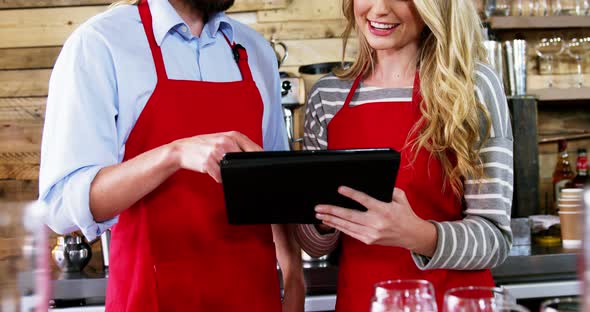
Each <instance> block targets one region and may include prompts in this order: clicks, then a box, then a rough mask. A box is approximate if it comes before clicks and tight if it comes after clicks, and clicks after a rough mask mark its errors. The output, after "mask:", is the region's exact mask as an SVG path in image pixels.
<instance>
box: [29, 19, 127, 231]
mask: <svg viewBox="0 0 590 312" xmlns="http://www.w3.org/2000/svg"><path fill="white" fill-rule="evenodd" d="M116 90H117V83H116V78H115V71H114V65H113V62H112V58H111V55H110V53H109V49H108V47H107V45H106V43H105V42H104V41H103V40H102V38H101V35H99V34H98V33H96V32H95V31H94V30H93V29H92V28H91V27H89V26H86V27H85V26H82V27H81V28H79V29H78V30H76V31H75V32H74V34H73V35H72V36H71V37H70V38H69V39H68V40H67V41H66V43H65V44H64V47H63V49H62V52H61V54H60V56H59V57H58V60H57V62H56V64H55V66H54V69H53V72H52V75H51V78H50V82H49V96H48V98H47V110H46V116H45V125H44V130H43V140H42V146H41V168H40V174H39V200H40V201H42V202H43V204H44V205H45V206H46V207H47V209H48V211H47V214H46V215H47V217H46V223H47V225H48V226H49V227H50V228H51V229H52V230H54V231H55V232H57V233H62V234H64V233H69V232H72V231H75V230H78V229H79V230H81V231H82V233H83V234H84V235H85V236H86V237H87V238H88V239H89V240H92V239H94V238H95V237H96V236H98V235H100V234H101V233H102V232H103V231H104V230H105V229H107V228H109V227H110V226H112V225H113V224H114V223H115V222H116V219H112V220H109V221H106V222H102V223H98V222H95V221H94V218H93V216H92V214H91V212H90V207H89V191H90V185H91V183H92V180H93V179H94V177H95V176H96V174H97V173H98V171H99V170H100V169H102V168H103V167H105V166H109V165H113V164H116V163H118V153H119V150H118V142H117V141H118V136H117V130H116V118H117V97H116Z"/></svg>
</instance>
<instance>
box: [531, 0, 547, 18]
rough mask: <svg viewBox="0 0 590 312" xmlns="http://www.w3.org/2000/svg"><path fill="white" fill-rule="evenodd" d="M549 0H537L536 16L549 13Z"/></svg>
mask: <svg viewBox="0 0 590 312" xmlns="http://www.w3.org/2000/svg"><path fill="white" fill-rule="evenodd" d="M548 1H549V0H535V5H534V9H533V10H534V14H533V15H535V16H547V15H549V4H548Z"/></svg>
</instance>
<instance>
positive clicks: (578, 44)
mask: <svg viewBox="0 0 590 312" xmlns="http://www.w3.org/2000/svg"><path fill="white" fill-rule="evenodd" d="M567 53H568V55H570V56H571V57H573V58H574V59H575V60H576V69H577V70H576V72H577V79H576V83H575V84H574V85H575V86H576V87H577V88H581V87H582V86H583V85H584V73H583V70H582V63H583V61H584V58H585V57H586V56H587V55H588V54H590V35H588V36H586V35H584V34H574V35H573V36H572V37H571V38H570V39H569V40H568V43H567Z"/></svg>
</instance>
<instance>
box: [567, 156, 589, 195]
mask: <svg viewBox="0 0 590 312" xmlns="http://www.w3.org/2000/svg"><path fill="white" fill-rule="evenodd" d="M576 169H577V171H578V174H577V175H576V177H575V178H574V179H573V180H572V182H571V183H569V184H568V187H573V188H581V189H583V188H584V186H585V185H586V184H587V183H588V182H589V181H590V180H589V179H588V154H587V153H586V149H585V148H580V149H578V160H577V161H576Z"/></svg>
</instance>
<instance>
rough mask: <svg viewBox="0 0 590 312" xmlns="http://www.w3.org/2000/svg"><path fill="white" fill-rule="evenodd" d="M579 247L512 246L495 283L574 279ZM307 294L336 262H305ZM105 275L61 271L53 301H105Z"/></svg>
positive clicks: (326, 287)
mask: <svg viewBox="0 0 590 312" xmlns="http://www.w3.org/2000/svg"><path fill="white" fill-rule="evenodd" d="M578 253H579V250H568V249H563V248H561V247H538V246H515V247H513V248H512V250H511V252H510V255H509V257H508V258H507V259H506V261H505V262H504V263H503V264H502V265H500V266H498V267H496V268H494V269H492V274H493V276H494V280H495V281H496V283H497V284H498V285H506V284H516V283H530V282H552V281H564V280H576V279H577V276H576V258H577V254H578ZM304 274H305V279H306V284H307V285H308V287H307V292H308V295H310V296H314V295H323V294H334V293H335V292H336V281H337V277H338V265H337V264H335V263H330V262H315V263H306V264H305V267H304ZM107 279H108V275H107V274H105V273H104V272H101V271H95V270H93V269H92V268H86V269H85V271H84V272H81V273H67V274H66V273H61V274H57V275H56V276H54V279H53V281H52V287H53V296H52V298H53V299H54V300H55V301H56V302H67V301H71V300H73V301H74V302H75V301H79V300H84V301H86V303H90V302H92V303H102V302H104V297H105V292H106V285H107ZM27 280H30V279H29V278H27V277H26V275H23V277H22V278H21V285H23V287H24V288H25V289H26V288H27V287H26V285H31V283H27Z"/></svg>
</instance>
